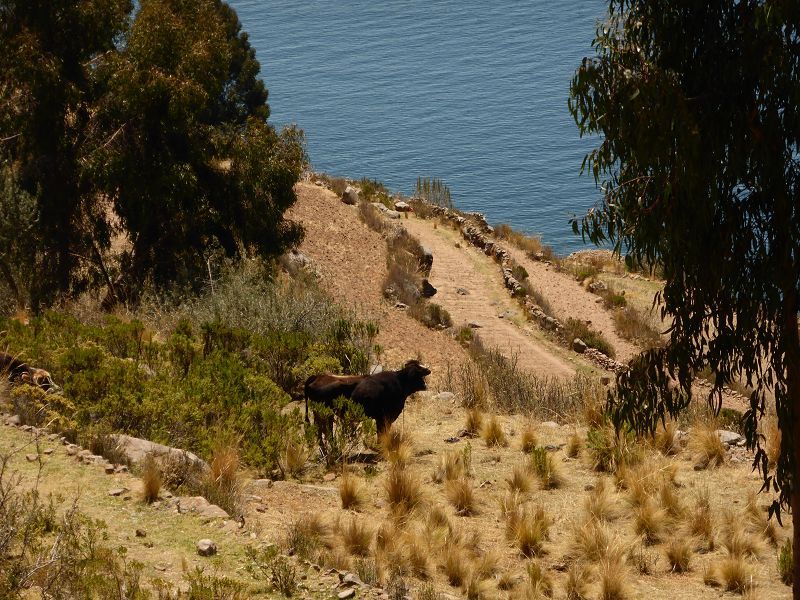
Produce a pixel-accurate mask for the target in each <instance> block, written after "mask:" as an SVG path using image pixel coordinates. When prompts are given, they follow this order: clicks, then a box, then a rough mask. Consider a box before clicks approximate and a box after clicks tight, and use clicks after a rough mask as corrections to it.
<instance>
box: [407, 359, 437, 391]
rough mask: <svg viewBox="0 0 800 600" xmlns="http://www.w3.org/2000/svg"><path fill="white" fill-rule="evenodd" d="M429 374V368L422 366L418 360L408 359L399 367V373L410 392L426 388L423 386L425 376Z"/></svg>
mask: <svg viewBox="0 0 800 600" xmlns="http://www.w3.org/2000/svg"><path fill="white" fill-rule="evenodd" d="M430 374H431V370H430V369H429V368H427V367H424V366H422V365H421V364H420V362H419V361H418V360H409V361H408V362H407V363H406V364H405V365H403V368H402V369H400V375H401V377H402V378H403V381H405V383H406V387H407V388H408V389H410V390H411V392H421V391H422V390H425V389H427V388H426V387H425V378H426V377H427V376H428V375H430Z"/></svg>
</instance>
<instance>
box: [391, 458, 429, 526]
mask: <svg viewBox="0 0 800 600" xmlns="http://www.w3.org/2000/svg"><path fill="white" fill-rule="evenodd" d="M383 487H384V490H385V491H386V499H387V500H388V501H389V504H390V505H391V507H392V511H393V512H394V513H395V514H396V515H398V516H402V515H406V514H408V513H410V512H411V511H412V510H414V509H415V508H416V507H417V506H418V505H419V504H420V502H421V501H422V486H421V484H420V482H419V479H417V478H416V477H415V476H414V475H413V474H412V473H410V472H409V471H407V470H406V469H403V468H400V467H398V466H393V467H391V468H390V469H389V472H388V473H387V474H386V480H385V481H384V484H383Z"/></svg>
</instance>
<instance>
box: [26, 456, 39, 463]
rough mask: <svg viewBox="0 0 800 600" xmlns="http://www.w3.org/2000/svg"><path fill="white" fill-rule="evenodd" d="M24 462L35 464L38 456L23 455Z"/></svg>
mask: <svg viewBox="0 0 800 600" xmlns="http://www.w3.org/2000/svg"><path fill="white" fill-rule="evenodd" d="M25 460H27V461H28V462H36V461H37V460H39V455H38V454H26V455H25Z"/></svg>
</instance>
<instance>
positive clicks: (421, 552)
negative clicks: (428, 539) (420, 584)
mask: <svg viewBox="0 0 800 600" xmlns="http://www.w3.org/2000/svg"><path fill="white" fill-rule="evenodd" d="M404 545H405V548H406V550H407V555H408V563H409V565H410V567H411V572H412V573H413V574H414V577H417V578H418V579H423V580H425V579H428V578H429V577H430V576H431V562H430V558H429V551H428V548H427V547H426V545H425V543H424V541H423V539H422V538H421V537H420V536H419V535H418V534H416V533H410V534H409V535H408V536H406V538H405V542H404Z"/></svg>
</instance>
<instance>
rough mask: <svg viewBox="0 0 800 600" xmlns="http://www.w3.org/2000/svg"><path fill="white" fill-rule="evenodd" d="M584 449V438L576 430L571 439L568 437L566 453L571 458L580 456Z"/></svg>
mask: <svg viewBox="0 0 800 600" xmlns="http://www.w3.org/2000/svg"><path fill="white" fill-rule="evenodd" d="M581 450H583V440H582V439H581V436H579V435H578V432H577V431H576V432H574V433H573V434H572V435H571V436H569V439H567V447H566V453H567V456H569V457H570V458H578V456H580V454H581Z"/></svg>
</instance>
